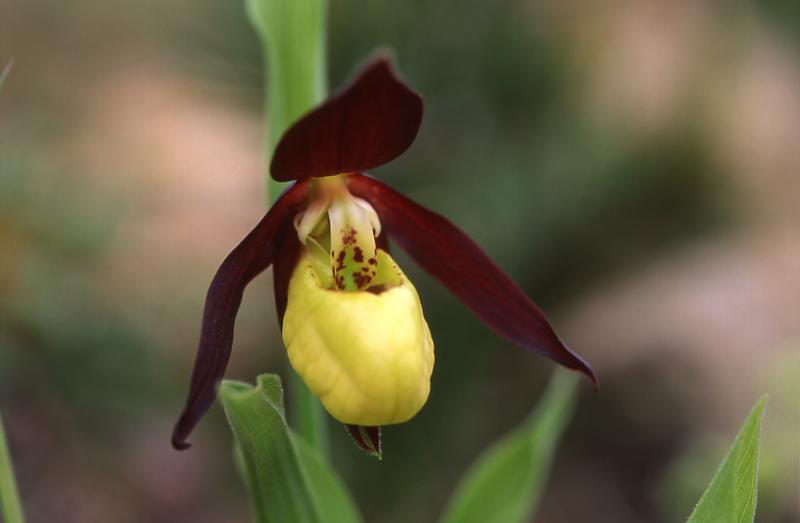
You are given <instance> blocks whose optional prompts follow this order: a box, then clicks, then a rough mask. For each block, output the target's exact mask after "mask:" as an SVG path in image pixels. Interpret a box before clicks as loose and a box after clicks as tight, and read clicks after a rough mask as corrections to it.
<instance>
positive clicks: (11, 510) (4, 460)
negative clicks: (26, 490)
mask: <svg viewBox="0 0 800 523" xmlns="http://www.w3.org/2000/svg"><path fill="white" fill-rule="evenodd" d="M0 516H2V517H1V518H0V521H5V522H6V523H23V522H24V521H25V517H24V515H23V513H22V503H20V501H19V492H18V491H17V482H16V479H15V478H14V466H13V463H12V462H11V453H10V452H9V450H8V443H7V442H6V433H5V429H4V427H3V419H2V418H1V417H0Z"/></svg>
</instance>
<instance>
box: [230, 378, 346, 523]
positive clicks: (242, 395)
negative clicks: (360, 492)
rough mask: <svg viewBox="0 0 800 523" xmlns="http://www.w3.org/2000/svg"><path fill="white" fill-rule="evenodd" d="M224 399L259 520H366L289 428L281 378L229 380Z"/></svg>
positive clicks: (311, 522)
mask: <svg viewBox="0 0 800 523" xmlns="http://www.w3.org/2000/svg"><path fill="white" fill-rule="evenodd" d="M219 395H220V398H221V400H222V405H223V407H224V409H225V415H226V417H227V418H228V422H229V423H230V426H231V429H232V430H233V433H234V436H235V437H236V442H237V444H238V450H237V452H238V458H239V460H240V464H241V468H242V469H243V470H244V476H245V483H246V486H247V488H248V491H249V493H250V498H251V501H252V504H253V510H254V512H255V514H256V519H257V521H259V522H260V523H278V522H285V521H292V522H297V523H318V522H329V521H330V522H335V523H358V522H359V521H361V520H360V517H359V516H358V513H357V511H356V509H355V505H354V504H353V502H352V501H351V500H350V498H349V496H348V494H347V491H346V490H345V488H344V486H342V484H341V483H340V481H339V480H338V478H337V477H336V476H335V475H334V473H333V472H332V471H331V470H330V469H329V468H328V466H327V465H326V464H325V462H324V460H322V458H321V457H320V456H319V454H318V453H317V452H316V451H314V450H313V449H311V448H309V447H308V444H307V443H305V441H303V440H301V438H297V436H296V435H295V434H293V433H292V431H291V430H290V429H289V427H288V425H287V424H286V419H285V417H284V410H283V389H282V387H281V382H280V378H278V376H276V375H262V376H259V378H258V382H257V385H256V386H255V387H253V386H251V385H249V384H246V383H241V382H236V381H229V380H226V381H223V382H222V385H221V386H220V391H219Z"/></svg>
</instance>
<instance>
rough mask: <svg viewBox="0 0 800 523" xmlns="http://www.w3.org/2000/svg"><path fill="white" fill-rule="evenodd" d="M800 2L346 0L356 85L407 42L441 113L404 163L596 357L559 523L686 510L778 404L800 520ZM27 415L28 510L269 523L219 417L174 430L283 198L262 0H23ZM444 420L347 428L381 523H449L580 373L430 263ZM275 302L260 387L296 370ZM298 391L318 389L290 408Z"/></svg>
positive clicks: (16, 169) (5, 273)
mask: <svg viewBox="0 0 800 523" xmlns="http://www.w3.org/2000/svg"><path fill="white" fill-rule="evenodd" d="M797 6H798V3H797V2H796V1H793V0H782V1H781V0H772V1H767V0H764V1H760V2H753V1H744V0H742V1H728V2H723V1H710V0H709V1H696V0H678V1H668V0H662V1H659V0H644V1H642V0H627V1H626V0H611V1H608V2H603V3H602V4H599V3H597V2H588V1H581V0H574V1H568V2H558V1H553V0H545V1H540V2H533V1H524V0H500V1H496V2H483V1H477V0H462V1H455V0H448V1H444V0H437V1H428V2H422V1H405V2H396V3H385V2H380V3H379V2H356V1H354V0H333V1H332V2H331V5H330V12H329V17H330V24H329V28H330V29H329V43H330V78H331V86H332V88H336V86H339V85H341V83H342V82H343V81H345V80H346V78H347V77H348V76H349V74H350V73H351V72H352V71H353V70H354V68H355V66H356V65H357V64H359V63H361V62H362V61H363V60H364V59H365V58H366V57H367V56H368V55H369V53H370V52H371V51H372V50H373V49H375V48H376V47H379V46H388V47H390V48H392V49H394V50H395V52H396V56H397V59H398V63H399V68H400V69H401V71H402V72H403V74H404V76H405V78H406V79H407V80H408V81H409V83H410V84H411V85H413V86H414V87H415V88H416V89H417V90H419V91H420V92H421V93H422V94H423V95H424V97H425V103H426V114H425V118H424V122H423V127H422V130H421V133H420V136H419V138H418V140H417V142H416V144H415V146H414V147H413V148H412V149H411V150H410V151H409V152H408V153H407V154H405V155H404V156H403V157H402V158H401V159H399V160H397V161H395V162H393V163H392V164H390V165H388V166H386V167H385V168H382V169H380V170H379V172H376V174H378V175H379V176H381V177H382V178H383V179H385V180H386V181H387V182H388V183H390V184H391V185H393V186H395V187H397V188H399V189H401V190H403V191H404V192H406V193H407V194H408V195H410V196H412V197H413V198H415V199H417V200H418V201H420V202H421V203H423V204H425V205H427V206H430V207H432V208H434V209H436V210H438V211H440V212H441V213H443V214H445V215H446V216H448V217H450V218H451V219H452V220H453V221H454V222H456V223H457V224H460V225H461V226H462V227H463V228H464V229H465V230H466V231H467V232H468V233H469V234H471V235H472V236H473V237H474V238H475V239H476V240H477V241H478V242H479V243H480V244H481V245H482V246H483V247H484V248H485V249H486V250H487V251H488V252H489V254H490V255H491V256H492V257H493V258H495V259H496V260H497V261H498V262H499V264H500V265H501V266H502V267H504V268H505V269H506V270H507V271H508V272H509V273H510V274H512V276H513V277H514V278H515V280H516V281H518V282H519V283H520V284H521V285H522V286H523V287H524V288H525V289H526V290H527V291H528V292H529V294H530V295H531V296H533V297H534V299H536V300H537V301H538V302H539V304H540V305H542V307H543V308H544V309H545V310H546V311H547V312H548V315H549V316H550V317H551V319H552V320H553V323H554V324H555V326H556V328H557V330H558V331H559V332H560V333H561V336H562V337H563V338H564V339H565V340H566V341H567V342H568V343H569V344H570V345H571V346H572V347H573V348H574V349H575V350H576V351H577V352H579V353H580V354H582V355H583V356H585V357H586V358H587V359H588V360H589V361H590V362H591V363H592V364H593V366H594V368H595V370H596V371H597V372H598V374H599V376H600V379H601V384H602V387H601V391H600V393H598V394H593V393H592V392H591V390H590V387H589V386H588V385H584V387H583V390H582V395H581V400H580V406H579V409H578V412H577V414H576V418H575V420H574V421H573V423H572V424H571V426H570V428H569V430H568V432H567V434H566V437H565V440H564V442H563V445H562V448H561V450H560V452H559V455H558V457H557V459H556V462H555V465H554V472H553V477H552V479H551V481H550V483H549V486H548V488H547V490H546V492H545V493H544V495H543V498H542V505H541V507H540V509H539V511H538V513H537V516H536V519H535V520H536V521H537V522H545V523H547V522H552V523H567V522H587V521H592V522H596V523H604V522H608V523H628V522H631V523H633V522H643V523H657V522H662V521H663V522H668V521H681V520H683V518H685V517H686V516H687V515H688V514H689V512H690V511H691V508H692V507H693V504H694V502H695V501H696V500H697V498H698V497H699V495H700V493H701V492H702V489H703V487H704V485H706V484H707V482H708V480H709V479H710V478H711V475H712V474H713V471H714V470H715V468H716V466H717V464H718V463H719V460H720V458H721V457H722V455H723V454H724V451H725V449H726V447H727V445H729V444H730V442H731V441H732V439H733V435H734V434H735V432H736V430H737V428H738V426H739V425H740V423H741V422H742V421H743V420H744V417H745V416H746V413H747V411H748V409H749V407H750V405H752V403H753V402H754V401H755V400H756V398H757V397H758V396H759V395H760V394H761V393H762V392H769V393H771V397H772V399H771V402H770V404H769V406H768V409H767V413H766V421H765V433H764V438H765V441H764V447H763V451H762V454H763V455H762V459H763V466H762V484H761V489H760V502H759V516H758V517H759V521H764V522H777V523H781V522H790V521H798V519H800V513H799V512H798V510H800V509H798V492H799V490H798V478H797V464H798V455H797V451H798V449H797V444H796V443H797V437H798V430H800V420H799V419H798V409H797V405H798V399H799V398H800V392H799V391H798V386H797V383H798V380H800V358H799V357H798V350H799V349H800V314H799V313H800V241H799V240H800V235H799V234H798V231H799V230H800V229H798V228H799V227H800V205H798V201H800V176H799V175H800V153H799V152H798V141H797V140H798V138H797V137H798V136H800V9H798V7H797ZM12 58H13V60H14V68H13V71H12V73H11V75H10V77H9V78H8V79H7V81H6V83H5V85H4V86H3V87H2V90H0V412H2V414H3V417H4V420H5V424H6V428H7V431H8V433H9V440H10V445H11V449H12V454H13V457H14V459H15V462H16V467H17V474H18V480H19V483H20V489H21V494H22V497H23V503H24V504H25V506H26V509H27V512H28V516H29V520H30V521H32V522H39V521H48V522H49V521H62V522H67V523H69V522H87V521H114V522H121V523H126V522H139V521H148V522H165V523H166V522H183V521H186V522H188V521H192V522H201V523H202V522H219V521H248V520H249V517H250V516H249V509H248V506H247V501H246V499H245V496H244V491H243V488H242V487H241V485H240V483H239V480H238V478H237V477H236V473H235V470H234V468H233V464H232V461H231V459H230V458H231V436H230V434H229V432H228V429H227V428H226V426H225V423H224V420H223V416H222V415H221V410H220V409H219V408H218V407H216V408H215V409H214V410H213V411H212V413H211V415H210V416H209V417H208V418H207V419H206V420H205V421H204V422H203V423H202V424H201V425H200V427H199V429H198V430H197V432H196V433H195V436H194V439H193V441H194V447H193V448H192V449H191V450H190V451H188V452H184V453H177V452H175V451H173V450H172V449H171V448H170V446H169V432H170V430H171V426H172V423H173V422H174V419H175V416H176V415H177V413H178V412H179V409H180V408H181V406H182V402H183V399H184V394H185V390H186V385H187V383H188V378H189V373H190V369H191V364H192V362H193V358H194V350H195V346H196V341H197V335H198V329H199V322H200V314H201V310H202V300H203V297H204V294H205V290H206V287H207V285H208V283H209V281H210V278H211V276H212V274H213V272H214V270H215V269H216V266H217V265H218V263H219V262H220V261H221V260H222V258H223V257H224V256H225V254H226V253H227V252H228V250H230V248H232V247H233V246H234V245H235V244H236V242H238V240H239V239H240V238H241V237H242V236H243V235H244V234H245V232H246V231H248V230H249V228H250V227H251V226H252V225H253V224H254V223H255V222H256V221H257V220H258V218H259V217H260V215H261V214H262V213H263V208H264V196H263V194H264V191H263V184H264V177H263V173H264V153H263V151H262V150H261V148H262V144H263V143H264V141H263V126H262V120H261V118H262V117H261V107H262V99H261V89H262V88H261V85H262V77H261V70H260V69H261V68H260V64H261V59H260V50H259V47H258V42H257V40H256V37H255V35H254V34H253V32H252V31H251V30H250V28H249V26H248V24H247V22H246V20H245V17H244V13H243V6H242V5H240V3H239V2H224V1H219V0H195V1H192V2H189V1H186V0H167V1H160V2H155V1H153V0H149V1H144V2H132V1H129V0H109V1H106V2H97V1H93V0H75V1H73V2H68V3H65V2H55V1H53V0H39V1H36V2H30V1H27V0H6V1H5V2H4V3H3V5H2V11H0V65H2V64H5V63H6V62H7V61H8V60H9V59H12ZM398 260H399V261H400V263H401V264H402V265H403V266H404V268H406V269H407V273H408V274H409V275H410V276H411V277H412V279H413V280H414V281H415V283H416V284H417V287H418V289H419V290H420V293H421V295H422V299H423V303H424V307H425V311H426V315H427V317H428V321H429V323H430V325H431V329H432V332H433V335H434V339H435V341H436V344H437V361H436V368H435V371H434V376H433V388H432V394H431V398H430V400H429V402H428V405H427V406H426V407H425V409H424V410H423V411H422V412H421V413H420V415H418V416H417V417H416V418H415V419H414V420H412V421H411V422H409V423H407V424H405V425H402V426H398V427H390V428H388V429H386V430H385V432H384V447H385V452H384V456H385V457H384V460H383V462H377V461H375V460H372V459H370V458H368V457H367V456H365V455H363V454H361V453H360V452H358V451H357V450H356V449H355V448H354V447H353V445H352V444H351V443H350V442H349V440H348V438H347V436H346V435H345V432H344V430H340V428H339V426H338V425H337V424H336V423H333V422H332V423H331V433H332V438H333V450H334V452H333V460H334V464H335V466H336V467H337V469H338V470H340V471H341V473H342V474H343V476H344V477H345V479H346V482H347V483H348V485H349V486H350V487H351V488H352V489H353V491H354V493H355V496H356V499H357V502H358V504H359V506H360V508H361V509H362V511H363V512H364V514H365V516H366V520H367V521H370V522H373V521H374V522H387V523H394V522H406V521H433V519H434V517H435V516H436V515H437V514H439V513H440V512H441V510H442V508H443V506H444V503H445V502H446V500H447V497H448V496H449V494H450V492H451V491H452V489H453V486H454V484H455V481H456V479H457V478H458V476H459V475H460V474H461V473H462V472H463V471H464V469H465V468H466V467H467V465H468V464H469V463H470V462H471V460H472V459H474V458H475V456H476V455H477V454H478V453H479V451H480V450H481V449H482V448H483V447H484V446H486V445H487V444H488V443H489V442H491V441H493V440H494V439H495V438H497V437H498V436H499V435H501V434H503V433H505V432H506V431H507V430H509V429H510V428H512V427H514V426H515V425H516V424H517V423H519V422H520V421H521V420H522V419H523V417H524V416H525V415H526V413H527V412H528V411H529V410H530V409H531V408H532V407H533V406H534V404H535V402H536V399H537V397H538V395H539V394H540V392H541V391H542V389H543V387H544V385H545V383H546V381H547V378H548V376H549V374H550V372H551V371H552V370H553V365H552V364H551V363H550V362H549V361H545V360H543V359H541V358H538V357H535V356H533V355H531V354H529V353H525V352H524V351H521V350H518V349H516V348H514V347H512V346H510V345H509V344H507V343H505V342H503V341H502V340H500V339H499V338H497V337H496V336H494V335H493V334H491V333H490V332H489V331H488V330H487V329H486V328H484V327H483V326H482V325H480V324H479V322H477V321H475V320H474V319H473V317H472V316H471V315H470V313H469V312H468V311H467V310H466V309H465V308H464V307H463V306H461V305H460V303H459V302H458V301H457V300H456V299H454V298H453V297H451V296H450V295H448V294H447V292H446V291H445V290H444V289H443V288H441V287H440V286H439V285H438V284H436V282H434V281H433V280H432V279H431V278H430V277H428V276H427V275H426V274H424V273H422V272H421V271H420V270H419V269H417V268H416V267H415V266H414V265H413V263H411V262H410V261H409V260H408V258H406V257H405V256H403V255H402V254H398ZM270 285H271V279H270V278H268V277H261V278H260V279H259V280H257V282H256V283H255V284H254V285H252V286H251V288H250V289H249V291H248V292H247V294H246V296H245V303H244V306H243V310H242V312H241V313H240V319H239V323H238V329H237V340H236V348H235V350H234V355H233V358H232V361H231V366H230V369H229V372H228V376H230V377H234V378H240V379H248V380H252V379H253V378H254V377H255V376H256V375H257V374H259V373H262V372H283V371H284V370H285V365H286V363H285V359H286V358H285V354H284V350H283V348H282V345H281V343H280V341H279V336H278V327H277V322H276V320H275V319H274V318H275V313H274V306H273V304H272V297H271V289H270ZM288 401H291V397H289V398H288Z"/></svg>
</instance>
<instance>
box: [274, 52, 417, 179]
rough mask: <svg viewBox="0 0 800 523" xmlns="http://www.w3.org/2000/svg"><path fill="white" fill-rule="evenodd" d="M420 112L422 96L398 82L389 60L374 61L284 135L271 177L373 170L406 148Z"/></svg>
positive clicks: (329, 174)
mask: <svg viewBox="0 0 800 523" xmlns="http://www.w3.org/2000/svg"><path fill="white" fill-rule="evenodd" d="M422 107H423V104H422V97H420V95H419V94H417V93H415V92H414V91H412V90H411V89H410V88H409V87H408V86H406V85H405V84H404V83H403V82H402V81H401V80H400V78H398V76H397V74H396V73H395V71H394V68H393V67H392V62H391V60H390V59H389V57H387V56H379V57H378V58H376V59H374V60H373V61H372V62H370V63H369V64H368V65H367V66H366V67H365V68H364V70H363V71H362V72H361V73H360V74H359V75H358V76H357V77H356V78H355V80H354V81H353V82H352V83H351V84H350V85H349V86H348V87H346V88H345V89H344V90H343V91H342V92H341V93H340V94H338V95H336V96H334V97H333V98H330V99H329V100H328V101H326V102H325V103H323V104H322V105H320V106H319V107H317V108H316V109H313V110H312V111H311V112H309V113H308V114H306V115H305V116H303V117H302V118H301V119H300V120H298V121H297V122H296V123H294V124H293V125H292V126H291V127H290V128H289V129H288V130H287V131H286V132H285V133H284V135H283V137H282V138H281V139H280V141H279V142H278V145H277V146H276V148H275V154H274V155H273V157H272V163H271V164H270V173H272V177H273V178H274V179H276V180H278V181H290V180H300V179H305V178H312V177H322V176H331V175H334V174H341V173H349V172H355V171H365V170H369V169H374V168H375V167H378V166H380V165H383V164H385V163H387V162H389V161H391V160H393V159H395V158H397V157H398V156H400V155H401V154H402V153H403V152H405V150H406V149H408V148H409V147H410V146H411V144H412V143H413V142H414V138H415V137H416V136H417V131H418V130H419V126H420V124H421V122H422Z"/></svg>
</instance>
